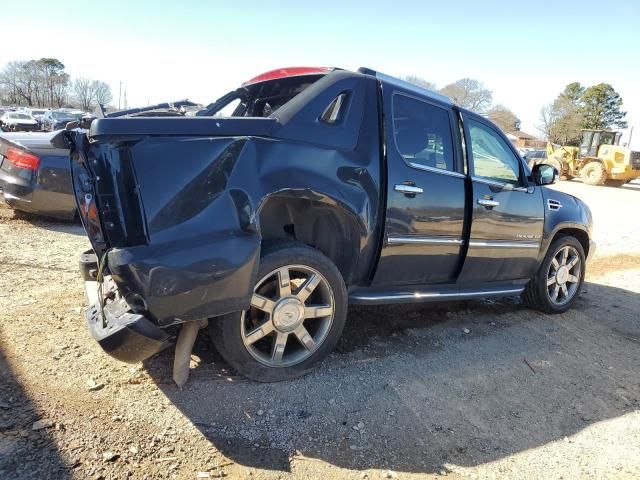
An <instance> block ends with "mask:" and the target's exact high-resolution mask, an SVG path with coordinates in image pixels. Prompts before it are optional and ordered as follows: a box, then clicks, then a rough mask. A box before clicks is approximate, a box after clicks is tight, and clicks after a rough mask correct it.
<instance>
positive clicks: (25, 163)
mask: <svg viewBox="0 0 640 480" xmlns="http://www.w3.org/2000/svg"><path fill="white" fill-rule="evenodd" d="M4 155H5V157H6V158H7V160H9V161H10V162H11V163H12V164H13V166H14V167H18V168H24V169H25V170H37V169H38V167H39V166H40V158H38V156H37V155H34V154H32V153H28V152H25V151H24V150H18V149H17V148H13V147H9V148H8V149H7V151H6V153H5V154H4Z"/></svg>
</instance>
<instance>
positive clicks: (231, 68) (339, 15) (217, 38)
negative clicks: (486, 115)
mask: <svg viewBox="0 0 640 480" xmlns="http://www.w3.org/2000/svg"><path fill="white" fill-rule="evenodd" d="M17 5H19V3H16V2H15V0H0V12H2V13H1V15H0V18H1V19H2V24H1V27H0V30H1V31H2V38H3V42H2V44H1V46H0V68H1V67H2V66H4V65H5V64H6V63H7V62H9V61H11V60H29V59H37V58H41V57H55V58H58V59H60V60H61V61H62V62H63V63H64V65H65V66H66V71H67V72H68V73H69V74H70V75H71V76H72V77H87V78H91V79H100V80H104V81H106V82H107V83H109V84H110V85H111V87H112V92H113V94H114V98H115V100H116V103H117V98H118V89H119V84H120V82H122V84H123V89H125V90H126V93H127V100H128V104H129V106H139V105H147V104H149V103H157V102H163V101H172V100H179V99H184V98H188V99H190V100H193V101H196V102H200V103H204V104H207V103H210V102H211V101H213V100H215V99H217V98H218V97H220V96H222V95H223V94H224V93H226V92H227V91H229V90H232V89H234V88H236V87H237V86H239V84H240V83H242V82H243V81H245V80H247V79H249V78H251V77H254V76H255V75H257V74H259V73H262V72H264V71H267V70H271V69H273V68H279V67H285V66H301V65H302V66H307V65H310V66H337V67H341V68H347V69H357V68H359V67H362V66H366V67H369V68H373V69H375V70H378V71H381V72H384V73H387V74H390V75H394V76H406V75H417V76H420V77H423V78H425V79H426V80H429V81H431V82H434V83H435V84H436V85H437V86H439V87H442V86H444V85H446V84H447V83H450V82H453V81H455V80H457V79H459V78H462V77H471V78H476V79H478V80H480V81H482V82H483V83H484V84H485V86H486V87H487V88H489V89H490V90H492V91H493V96H494V102H495V103H501V104H504V105H505V106H507V107H508V108H510V109H511V110H512V111H513V112H514V113H515V114H516V115H517V116H518V117H519V118H520V119H521V120H522V127H521V128H522V130H524V131H527V132H529V133H532V134H539V131H538V130H537V127H538V126H539V125H540V120H539V118H540V109H541V108H542V107H543V106H544V105H545V104H548V103H550V102H551V101H553V99H554V98H555V97H556V96H557V95H558V93H559V92H560V91H561V90H562V89H563V88H564V86H565V85H566V84H568V83H570V82H574V81H577V82H580V83H582V84H583V85H587V86H588V85H593V84H597V83H600V82H607V83H610V84H611V85H613V87H614V88H615V89H616V90H617V91H618V93H620V95H621V96H622V98H623V101H624V107H623V109H624V110H625V111H627V112H628V114H627V121H628V122H629V124H630V125H634V126H635V133H634V134H633V140H632V147H634V148H636V149H640V61H639V60H640V56H639V55H638V52H639V51H640V26H639V25H640V1H637V0H629V1H624V0H621V1H618V2H611V3H607V2H602V1H599V2H595V1H592V0H583V1H573V0H567V1H559V0H555V1H546V0H538V1H535V2H532V1H529V2H514V1H509V2H506V1H504V2H501V1H491V0H456V1H442V0H439V1H428V0H423V1H402V0H396V1H393V2H376V1H371V0H370V1H357V0H355V1H346V0H342V1H336V0H323V1H321V2H305V1H300V0H298V1H288V0H283V1H278V2H275V1H274V2H269V1H266V0H262V1H254V0H243V1H242V2H237V1H236V2H231V1H229V2H225V1H198V0H191V1H188V2H187V1H183V2H177V1H171V2H169V1H159V0H155V1H143V0H141V1H134V0H130V1H127V2H125V1H113V0H112V1H109V2H106V1H104V2H98V1H86V0H84V1H82V2H76V1H62V2H52V1H50V0H47V1H40V0H29V2H26V3H25V4H24V8H21V7H18V6H17ZM12 38H15V39H16V41H9V39H12ZM623 141H625V137H623Z"/></svg>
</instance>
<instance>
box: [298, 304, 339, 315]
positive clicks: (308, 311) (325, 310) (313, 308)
mask: <svg viewBox="0 0 640 480" xmlns="http://www.w3.org/2000/svg"><path fill="white" fill-rule="evenodd" d="M332 313H333V308H332V307H331V305H309V306H307V307H305V309H304V318H319V317H328V316H329V315H331V314H332Z"/></svg>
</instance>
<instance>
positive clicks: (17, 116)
mask: <svg viewBox="0 0 640 480" xmlns="http://www.w3.org/2000/svg"><path fill="white" fill-rule="evenodd" d="M0 128H2V130H3V131H5V132H35V131H37V130H40V124H39V123H38V121H37V120H36V119H35V118H33V117H32V116H31V115H29V114H28V113H22V112H5V113H4V114H3V115H2V117H0Z"/></svg>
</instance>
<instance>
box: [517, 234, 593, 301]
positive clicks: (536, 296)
mask: <svg viewBox="0 0 640 480" xmlns="http://www.w3.org/2000/svg"><path fill="white" fill-rule="evenodd" d="M565 249H566V251H567V257H566V258H565V257H564V256H563V252H564V250H565ZM576 258H577V261H576V263H575V264H574V265H573V266H572V267H569V265H570V264H571V262H573V261H574V260H575V259H576ZM554 259H555V261H556V263H557V265H558V266H555V265H552V264H553V263H554ZM563 261H564V263H563ZM563 266H567V267H568V268H567V269H566V273H560V267H563ZM584 273H585V255H584V249H583V248H582V244H581V243H580V242H579V241H578V240H577V239H576V238H575V237H571V236H568V235H567V236H563V237H560V238H558V239H556V240H554V241H553V243H552V244H551V246H550V247H549V250H548V251H547V254H546V255H545V257H544V260H543V261H542V265H540V268H539V269H538V271H537V272H536V275H535V277H533V278H532V279H531V280H530V281H529V283H528V284H527V286H526V287H525V290H524V292H523V293H522V299H523V300H524V303H525V304H526V305H528V306H529V307H531V308H534V309H536V310H540V311H542V312H544V313H562V312H565V311H566V310H568V309H569V308H571V306H572V305H573V304H574V302H575V301H576V298H578V295H579V294H580V290H581V289H582V284H583V282H584ZM572 277H573V278H572ZM573 279H575V280H576V281H575V282H574V281H573ZM552 280H554V283H549V282H551V281H552ZM561 285H564V286H565V288H564V289H563V288H562V287H561ZM565 292H566V293H565ZM554 293H555V295H556V301H554V299H553V296H554Z"/></svg>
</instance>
